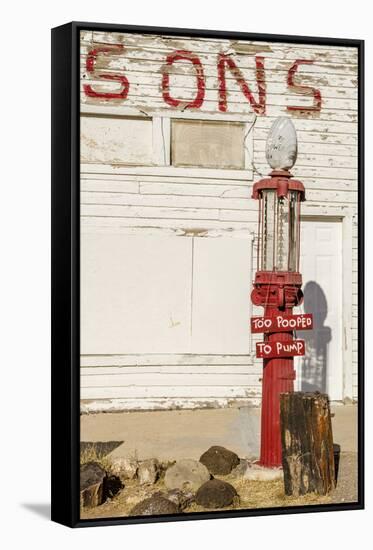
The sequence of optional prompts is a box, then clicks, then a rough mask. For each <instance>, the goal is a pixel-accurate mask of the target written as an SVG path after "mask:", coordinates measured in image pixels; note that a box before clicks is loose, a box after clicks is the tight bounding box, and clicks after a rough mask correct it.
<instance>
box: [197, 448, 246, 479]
mask: <svg viewBox="0 0 373 550" xmlns="http://www.w3.org/2000/svg"><path fill="white" fill-rule="evenodd" d="M199 461H200V462H202V464H204V465H205V466H206V468H207V469H208V471H209V472H210V473H211V474H212V475H227V474H229V473H230V472H231V471H232V470H233V468H235V467H236V466H237V465H238V464H239V462H240V459H239V458H238V456H237V455H236V453H233V452H232V451H229V450H228V449H226V448H225V447H219V446H217V445H216V446H213V447H210V448H209V449H208V451H206V452H205V453H203V455H202V456H201V458H200V459H199Z"/></svg>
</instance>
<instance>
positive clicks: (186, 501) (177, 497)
mask: <svg viewBox="0 0 373 550" xmlns="http://www.w3.org/2000/svg"><path fill="white" fill-rule="evenodd" d="M153 496H161V497H164V498H167V500H170V501H171V502H173V503H174V504H176V506H177V507H178V509H179V510H185V508H187V507H188V506H190V505H191V504H192V502H194V500H195V495H194V493H192V492H191V491H187V492H184V491H180V490H179V489H172V491H167V492H163V491H159V492H158V493H154V495H153Z"/></svg>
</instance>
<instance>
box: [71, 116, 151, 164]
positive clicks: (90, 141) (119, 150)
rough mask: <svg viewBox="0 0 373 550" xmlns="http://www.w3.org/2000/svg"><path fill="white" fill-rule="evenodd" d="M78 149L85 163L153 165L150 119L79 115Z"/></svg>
mask: <svg viewBox="0 0 373 550" xmlns="http://www.w3.org/2000/svg"><path fill="white" fill-rule="evenodd" d="M80 147H81V162H85V163H103V164H132V165H149V164H152V155H153V124H152V120H151V119H146V118H133V117H131V118H124V117H108V116H82V117H81V145H80Z"/></svg>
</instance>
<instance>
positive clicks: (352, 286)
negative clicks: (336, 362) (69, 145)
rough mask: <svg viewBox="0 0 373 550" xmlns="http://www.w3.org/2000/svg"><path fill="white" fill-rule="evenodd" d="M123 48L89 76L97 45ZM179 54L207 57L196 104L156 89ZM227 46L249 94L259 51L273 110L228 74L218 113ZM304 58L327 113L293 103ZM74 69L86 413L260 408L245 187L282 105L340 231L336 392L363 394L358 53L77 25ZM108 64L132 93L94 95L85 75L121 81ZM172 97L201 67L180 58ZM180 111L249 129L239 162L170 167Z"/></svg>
mask: <svg viewBox="0 0 373 550" xmlns="http://www.w3.org/2000/svg"><path fill="white" fill-rule="evenodd" d="M116 44H117V45H120V47H124V49H123V50H119V48H118V49H117V50H115V52H114V53H106V54H102V53H101V54H98V55H97V59H96V64H95V67H94V71H95V72H90V71H87V65H86V63H87V54H88V52H89V51H90V50H92V49H95V48H100V47H109V48H110V47H112V45H116ZM110 45H111V46H110ZM114 48H116V46H114ZM175 50H189V51H192V52H193V53H194V54H195V55H197V56H198V57H199V59H200V61H201V63H202V65H203V70H204V76H205V81H206V91H205V97H204V101H203V104H202V105H201V106H200V107H199V108H196V109H185V103H182V104H180V105H179V106H178V107H172V106H170V105H168V104H167V103H165V101H164V100H163V98H162V91H161V81H162V70H163V66H164V63H165V60H166V57H167V55H168V54H170V53H172V52H174V51H175ZM219 52H226V53H227V52H228V53H231V54H232V57H233V59H234V60H235V62H236V64H237V66H239V68H240V69H241V72H242V75H243V77H244V78H245V80H246V82H247V83H248V84H249V86H250V88H251V90H252V92H253V95H254V96H255V98H257V97H258V93H257V85H256V80H255V60H254V59H255V57H254V56H255V55H260V56H263V57H264V66H265V88H266V110H265V113H254V112H253V108H252V106H251V105H250V103H249V102H248V100H247V99H246V98H245V97H244V95H243V93H242V91H241V89H240V88H239V86H238V84H237V82H236V80H235V79H234V78H233V76H232V75H231V74H230V73H229V72H227V110H226V112H221V111H219V110H218V92H217V87H218V84H219V83H218V78H217V68H216V64H217V55H218V53H219ZM297 59H307V60H314V63H313V64H302V65H300V66H299V68H298V72H297V74H296V76H295V80H296V81H297V82H299V83H300V84H302V85H305V86H312V87H314V88H317V89H318V90H319V91H320V93H321V98H322V103H321V110H320V111H315V112H311V111H291V112H289V111H287V109H286V107H287V106H289V105H296V106H299V105H303V106H304V107H305V108H306V107H307V106H310V105H312V104H313V97H312V95H309V94H300V93H295V92H294V91H292V90H291V89H290V88H289V86H288V82H287V78H288V71H289V68H290V67H291V66H292V65H293V63H294V61H295V60H297ZM81 74H82V92H81V109H82V115H84V116H82V140H81V143H82V165H81V232H82V358H81V365H82V376H81V397H82V399H83V410H98V409H102V410H107V409H111V408H152V407H161V408H168V407H196V406H198V407H199V406H226V405H230V406H236V405H240V404H247V403H259V402H260V393H261V387H260V378H261V361H257V360H256V359H254V355H253V352H254V349H255V341H254V338H253V339H252V340H251V338H250V335H249V334H248V331H249V327H248V324H247V325H245V323H246V322H247V321H248V319H249V317H250V315H251V313H252V312H251V310H250V308H251V306H250V301H249V292H250V288H251V278H250V270H251V273H253V271H254V270H255V265H252V264H253V263H255V262H252V258H255V230H256V219H257V204H256V202H255V201H254V200H252V199H251V198H250V196H251V187H252V184H253V181H255V180H256V179H259V178H260V175H261V174H266V173H267V172H268V166H267V165H266V162H265V156H264V148H265V139H266V135H267V132H268V129H269V127H270V125H271V123H272V122H273V120H274V119H275V118H276V117H277V116H279V115H289V116H292V118H293V121H294V124H295V126H296V129H297V134H298V140H299V154H298V160H297V163H296V165H295V167H294V169H293V172H294V174H295V175H296V177H298V178H300V179H302V181H303V182H304V184H305V187H306V191H307V202H306V203H304V205H303V214H304V216H306V217H307V218H308V219H309V220H312V219H315V220H320V219H322V220H325V221H327V220H328V219H332V220H338V222H340V223H341V224H342V226H343V262H344V280H343V307H344V310H343V317H344V326H343V328H344V330H343V346H344V354H343V357H344V370H343V372H344V382H343V383H344V390H343V395H344V397H349V398H354V397H356V396H357V331H356V328H357V225H356V223H357V220H356V210H357V209H356V198H357V194H356V189H357V161H356V160H357V123H356V120H357V87H356V86H357V52H356V50H355V49H353V48H334V47H325V46H309V45H307V46H299V45H290V44H266V43H259V42H249V43H247V42H237V41H234V42H232V41H229V40H207V39H189V38H179V37H177V38H167V37H159V36H158V37H154V36H142V35H137V36H136V35H131V34H117V33H115V34H113V33H96V32H91V31H90V32H84V33H82V42H81ZM101 74H106V75H107V74H115V75H122V76H123V75H126V78H127V79H128V81H129V83H130V87H129V91H128V96H127V98H125V99H118V98H117V99H115V98H114V99H113V98H111V99H104V98H102V97H101V98H100V97H89V96H87V95H86V93H85V92H84V90H83V85H87V84H90V85H91V86H92V89H93V90H94V91H96V92H102V91H104V92H118V90H121V84H120V82H119V83H118V80H117V81H113V80H111V81H110V80H103V79H102V78H101V77H100V76H99V75H101ZM170 94H171V95H172V97H175V98H180V99H183V100H184V101H190V100H193V98H195V96H196V76H195V69H194V68H193V67H192V63H190V62H187V61H181V62H176V63H175V64H174V69H173V71H172V74H171V75H170ZM174 119H182V120H186V121H187V120H190V119H193V120H206V121H208V122H211V121H215V122H216V121H220V122H222V123H225V124H226V127H227V132H229V125H232V126H233V125H237V123H241V125H242V127H243V132H244V134H243V139H242V153H243V168H239V166H240V162H241V160H240V157H239V158H237V157H234V158H233V159H232V158H230V159H228V161H229V162H228V161H227V162H226V160H224V162H223V159H222V164H221V166H222V167H221V168H219V166H217V167H216V168H213V167H211V166H208V163H207V164H206V163H204V162H203V160H204V158H205V157H204V156H203V155H207V157H206V158H207V160H208V158H210V157H209V155H210V156H211V154H212V153H214V155H215V156H214V158H215V159H217V161H219V158H222V155H223V152H222V151H219V150H218V149H216V150H215V151H212V152H211V151H210V152H208V151H207V152H202V153H201V154H202V157H201V156H200V157H198V154H197V157H198V158H200V159H201V160H200V162H201V163H202V164H203V167H202V168H201V167H200V166H187V167H183V166H180V165H178V166H172V162H173V159H172V154H171V153H170V148H171V143H172V135H171V134H172V132H171V126H172V121H173V120H174ZM191 132H192V130H191ZM234 132H235V134H234V139H237V131H236V130H234ZM191 135H193V132H192V134H191ZM232 136H233V134H232ZM232 139H233V137H232ZM141 147H143V149H141ZM197 153H198V151H197ZM183 154H184V155H185V154H186V155H187V154H188V152H185V151H184V152H183ZM190 155H191V157H192V158H196V150H194V151H193V152H191V153H190ZM193 155H194V156H193ZM230 163H232V164H230ZM252 238H253V241H252ZM315 246H317V244H315ZM147 247H148V248H147ZM252 253H253V256H252ZM136 261H137V262H139V265H137V266H136V265H135V263H136ZM141 262H142V263H141ZM351 266H352V268H351ZM144 270H145V274H144ZM165 270H168V275H167V276H165V274H164V272H165ZM214 274H215V277H214ZM104 280H107V285H104V284H103V281H104ZM148 282H149V286H148ZM151 283H153V284H151ZM178 285H179V286H178ZM99 289H102V290H99ZM167 289H168V290H169V293H167ZM118 293H119V295H118ZM162 293H164V300H162V299H161V297H162ZM149 294H150V295H149ZM172 296H173V298H172ZM214 296H215V297H216V300H214ZM117 297H118V299H117ZM245 299H246V300H247V302H246V303H247V309H245V307H244V306H245V302H244V300H245ZM170 304H171V305H172V304H174V305H172V307H171V310H172V311H171V310H170ZM147 306H148V309H147ZM170 311H171V315H170ZM218 312H220V316H219V315H218ZM254 313H257V314H260V310H258V311H256V312H255V311H254ZM141 318H142V319H143V321H142V323H141ZM97 319H102V323H101V325H100V323H99V322H98V320H97ZM110 319H112V320H113V322H112V323H108V320H110ZM191 327H192V329H193V332H191ZM246 330H247V333H246ZM126 336H127V340H126ZM258 339H260V337H259V338H258ZM141 340H142V342H141ZM141 343H143V347H142V346H141ZM105 346H107V348H105ZM245 346H246V347H245Z"/></svg>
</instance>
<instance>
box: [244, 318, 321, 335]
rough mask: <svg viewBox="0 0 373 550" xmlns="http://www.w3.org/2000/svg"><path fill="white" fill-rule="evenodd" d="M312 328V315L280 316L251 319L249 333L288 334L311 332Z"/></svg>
mask: <svg viewBox="0 0 373 550" xmlns="http://www.w3.org/2000/svg"><path fill="white" fill-rule="evenodd" d="M312 328H313V316H312V313H304V314H301V315H282V314H281V313H279V314H278V315H276V316H274V317H251V332H252V333H254V334H256V333H260V332H289V331H290V330H311V329H312Z"/></svg>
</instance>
